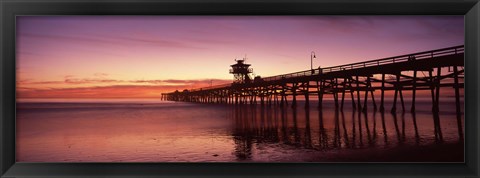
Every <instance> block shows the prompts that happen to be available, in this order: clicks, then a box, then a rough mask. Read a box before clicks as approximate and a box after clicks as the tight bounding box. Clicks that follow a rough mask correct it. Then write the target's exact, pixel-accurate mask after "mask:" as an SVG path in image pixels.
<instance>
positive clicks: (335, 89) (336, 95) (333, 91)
mask: <svg viewBox="0 0 480 178" xmlns="http://www.w3.org/2000/svg"><path fill="white" fill-rule="evenodd" d="M331 83H332V94H333V99H334V100H335V109H338V92H337V90H338V78H335V82H334V81H333V79H332V81H331Z"/></svg>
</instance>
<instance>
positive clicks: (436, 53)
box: [262, 45, 465, 81]
mask: <svg viewBox="0 0 480 178" xmlns="http://www.w3.org/2000/svg"><path fill="white" fill-rule="evenodd" d="M464 50H465V47H464V45H460V46H454V47H449V48H442V49H437V50H431V51H424V52H419V53H412V54H406V55H401V56H394V57H388V58H382V59H375V60H370V61H364V62H357V63H352V64H345V65H339V66H333V67H326V68H319V69H313V70H305V71H300V72H294V73H288V74H282V75H276V76H271V77H265V78H262V79H263V80H264V81H276V80H281V79H287V78H297V77H306V76H312V75H318V74H320V73H328V72H337V71H343V70H352V69H360V68H365V67H372V66H380V65H386V64H394V63H400V62H406V61H409V60H421V59H428V58H433V57H440V56H446V55H452V54H460V53H464Z"/></svg>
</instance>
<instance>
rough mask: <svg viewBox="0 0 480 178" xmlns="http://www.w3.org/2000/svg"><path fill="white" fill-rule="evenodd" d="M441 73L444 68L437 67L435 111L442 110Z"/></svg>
mask: <svg viewBox="0 0 480 178" xmlns="http://www.w3.org/2000/svg"><path fill="white" fill-rule="evenodd" d="M441 73H442V68H440V67H439V68H438V69H437V81H436V86H435V88H436V93H435V95H436V98H435V112H439V111H440V107H439V105H440V80H441V79H440V77H441Z"/></svg>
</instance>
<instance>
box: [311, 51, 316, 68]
mask: <svg viewBox="0 0 480 178" xmlns="http://www.w3.org/2000/svg"><path fill="white" fill-rule="evenodd" d="M316 58H317V57H316V56H315V52H313V51H312V52H311V53H310V69H311V70H313V59H316Z"/></svg>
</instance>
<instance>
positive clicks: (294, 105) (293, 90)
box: [292, 83, 297, 108]
mask: <svg viewBox="0 0 480 178" xmlns="http://www.w3.org/2000/svg"><path fill="white" fill-rule="evenodd" d="M292 95H293V100H292V108H296V107H297V83H293V87H292Z"/></svg>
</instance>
